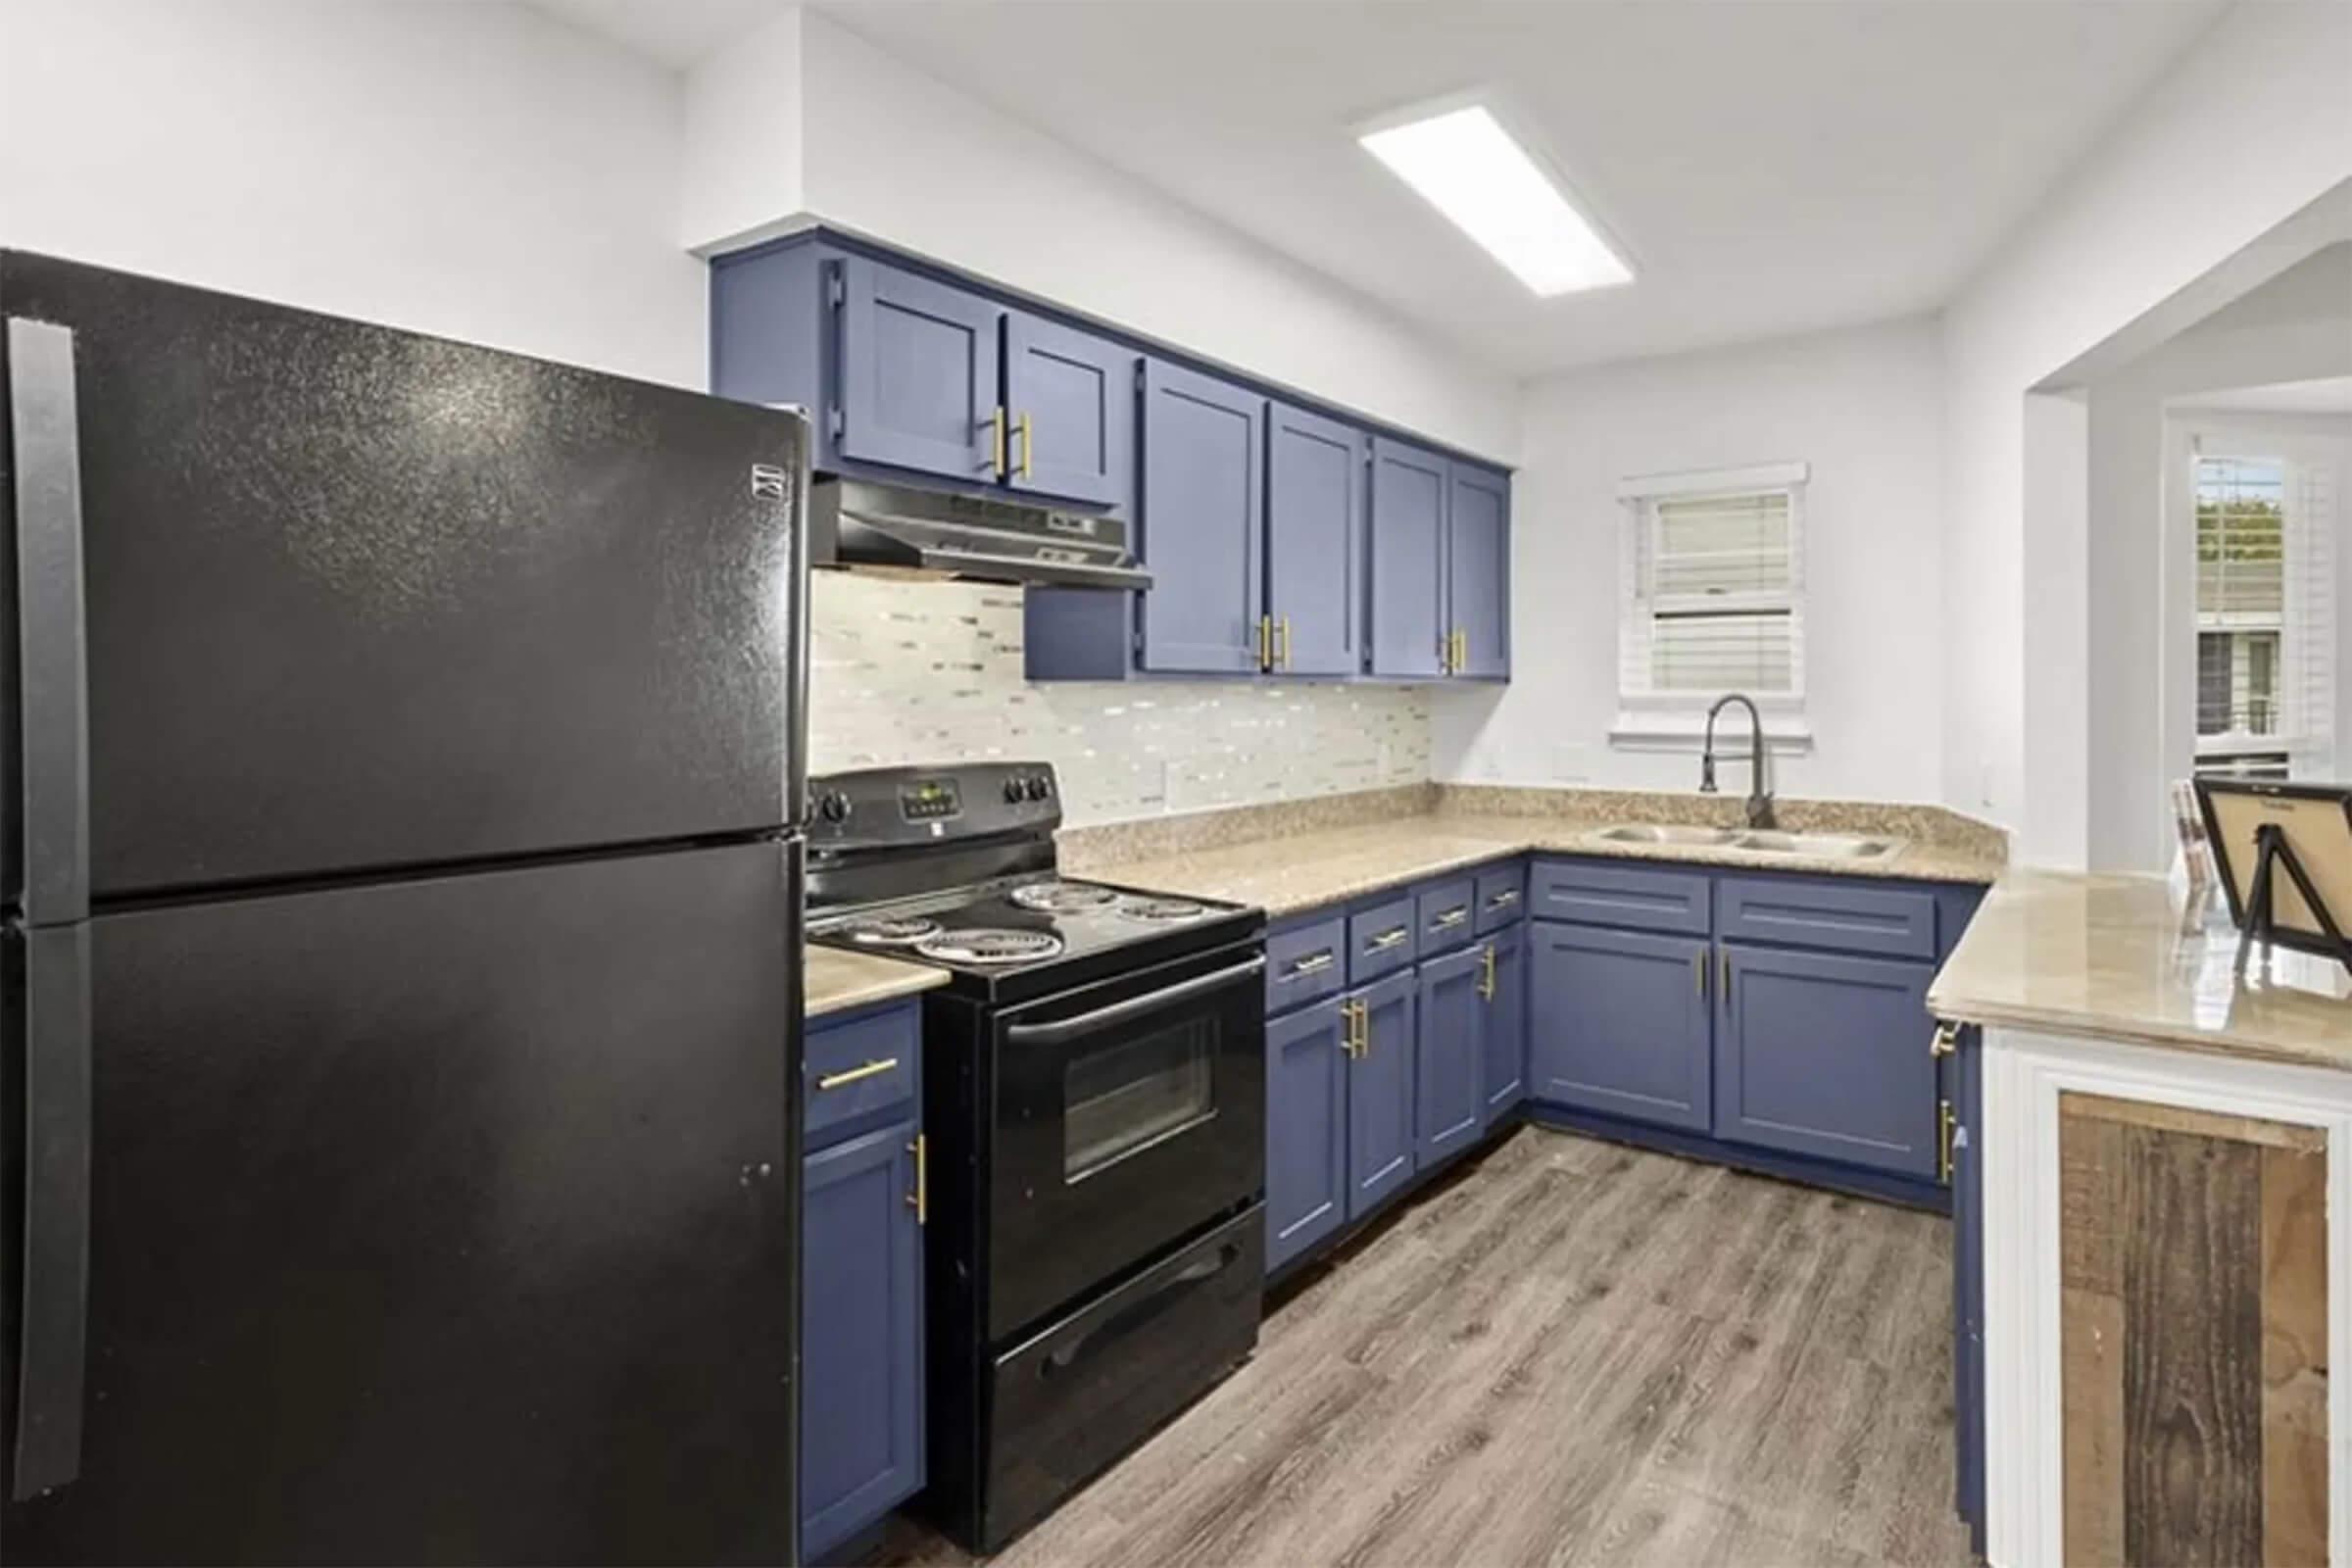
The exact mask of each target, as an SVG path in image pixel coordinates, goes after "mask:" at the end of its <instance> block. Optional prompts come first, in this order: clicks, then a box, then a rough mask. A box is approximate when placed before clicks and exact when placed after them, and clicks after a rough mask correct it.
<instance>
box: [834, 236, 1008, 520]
mask: <svg viewBox="0 0 2352 1568" xmlns="http://www.w3.org/2000/svg"><path fill="white" fill-rule="evenodd" d="M841 268H842V275H841V281H842V291H841V348H840V353H841V387H840V404H839V407H840V411H841V436H840V442H839V446H840V451H841V455H842V456H843V457H844V458H848V459H853V460H856V461H858V462H861V463H882V464H889V465H891V466H894V467H900V468H913V469H916V470H918V471H920V472H923V473H935V474H939V475H941V476H942V477H945V478H951V479H964V480H974V481H979V482H983V483H985V482H988V481H991V480H994V479H995V478H996V477H997V476H998V473H999V471H1000V464H999V453H1000V452H1001V451H1002V450H1003V449H1002V447H1001V445H1000V431H1001V430H1003V428H1004V426H1003V418H1004V410H1003V408H1002V406H1001V405H1000V404H999V402H998V400H997V389H998V384H999V376H1000V370H1001V362H1000V360H999V352H1000V346H1001V340H1002V334H1003V325H1004V317H1005V308H1004V307H1003V306H1001V305H999V304H997V303H996V302H995V301H994V300H990V299H986V298H983V297H982V296H980V295H978V294H973V293H969V292H966V291H965V290H963V289H959V288H955V287H952V286H950V285H948V284H946V283H941V282H937V281H935V280H934V279H931V278H928V277H923V276H919V275H917V274H916V273H913V272H907V271H902V270H899V269H897V268H895V267H885V266H883V265H882V264H881V263H879V262H875V261H870V260H868V259H867V258H865V257H862V256H852V257H849V258H847V259H846V260H844V261H843V262H842V264H841Z"/></svg>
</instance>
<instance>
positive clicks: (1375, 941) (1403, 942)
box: [1348, 894, 1415, 986]
mask: <svg viewBox="0 0 2352 1568" xmlns="http://www.w3.org/2000/svg"><path fill="white" fill-rule="evenodd" d="M1414 919H1415V914H1414V907H1413V899H1412V895H1410V894H1406V895H1405V896H1403V897H1401V898H1396V899H1391V900H1389V901H1388V902H1387V903H1386V904H1376V905H1374V906H1372V907H1370V908H1368V909H1359V910H1357V911H1356V912H1355V913H1354V914H1351V915H1349V916H1348V984H1349V985H1357V986H1360V985H1362V984H1363V983H1364V982H1365V981H1367V980H1377V979H1379V978H1380V977H1381V976H1382V975H1384V974H1392V973H1394V972H1395V971H1397V970H1398V969H1401V968H1403V967H1404V966H1405V965H1407V964H1409V963H1411V962H1412V961H1413V956H1414V952H1415V949H1414V944H1413V922H1414Z"/></svg>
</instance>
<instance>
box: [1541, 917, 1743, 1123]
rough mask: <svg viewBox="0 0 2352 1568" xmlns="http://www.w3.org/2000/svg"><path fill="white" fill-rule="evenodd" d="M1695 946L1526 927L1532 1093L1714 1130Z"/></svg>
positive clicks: (1702, 975)
mask: <svg viewBox="0 0 2352 1568" xmlns="http://www.w3.org/2000/svg"><path fill="white" fill-rule="evenodd" d="M1709 957H1710V951H1709V947H1708V944H1707V942H1706V940H1705V939H1704V938H1703V937H1682V936H1666V935H1661V934H1656V933H1652V932H1646V931H1618V930H1611V929H1608V928H1606V927H1601V926H1584V925H1569V924H1563V923H1555V922H1552V921H1548V920H1540V921H1537V922H1536V923H1535V924H1534V925H1532V926H1530V927H1529V928H1528V1013H1529V1030H1528V1040H1529V1047H1528V1078H1529V1084H1528V1092H1529V1093H1530V1094H1531V1095H1532V1096H1533V1097H1534V1098H1535V1099H1537V1100H1539V1101H1544V1102H1546V1103H1552V1104H1557V1105H1568V1106H1574V1107H1576V1108H1579V1109H1584V1110H1596V1111H1602V1112H1605V1113H1607V1114H1609V1115H1613V1116H1624V1117H1628V1118H1631V1119H1633V1120H1637V1121H1646V1122H1655V1123H1657V1124H1659V1125H1660V1126H1665V1127H1680V1128H1687V1129H1689V1130H1691V1131H1693V1132H1705V1131H1707V1130H1708V1128H1709V1127H1710V1126H1711V1125H1712V1111H1713V1104H1712V1096H1713V1077H1714V1067H1713V1061H1712V1057H1711V1053H1710V1050H1709V1046H1710V1036H1711V1034H1712V1030H1711V1029H1710V1027H1709V1021H1710V1020H1709V1007H1708V993H1709V989H1710V987H1709V981H1708V970H1709V968H1710V964H1709V961H1708V960H1709Z"/></svg>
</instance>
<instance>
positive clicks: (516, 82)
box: [0, 0, 705, 385]
mask: <svg viewBox="0 0 2352 1568" xmlns="http://www.w3.org/2000/svg"><path fill="white" fill-rule="evenodd" d="M677 120H678V106H677V91H676V82H675V78H674V77H672V76H671V75H670V74H669V73H666V72H664V71H662V70H661V69H660V68H659V67H656V66H654V65H651V64H648V63H646V62H644V61H642V60H639V59H637V58H636V57H634V56H631V55H629V54H627V53H625V52H624V51H622V50H621V49H620V48H619V47H618V46H617V45H614V44H611V43H608V42H606V41H604V40H602V39H599V38H596V37H593V36H591V35H589V34H587V33H584V32H581V31H578V30H576V29H574V28H572V27H568V26H565V25H562V24H560V23H557V22H554V21H552V20H550V19H548V18H547V17H545V16H543V15H541V14H540V13H539V12H536V11H533V10H531V9H529V8H527V7H524V6H519V5H498V4H468V5H381V4H375V5H366V4H348V5H318V4H305V3H279V4H264V3H240V0H207V3H204V4H186V3H180V4H171V3H157V4H138V3H126V0H0V243H5V244H8V245H13V246H18V247H21V248H25V249H32V250H43V251H50V252H55V253H57V254H60V255H65V256H71V257H74V258H78V259H81V260H85V261H92V262H99V263H103V264H106V265H109V266H115V267H122V268H125V269H129V270H136V271H145V272H153V273H158V274H161V275H164V276H168V277H173V278H179V279H182V280H185V281H188V282H194V283H201V284H206V285H209V286H213V287H218V288H224V289H229V290H232V291H235V292H238V293H246V294H255V295H260V296H262V297H265V298H270V299H276V300H281V301H285V302H288V303H292V304H298V305H305V306H310V307H314V308H317V309H320V310H327V311H334V312H337V313H340V314H344V315H350V316H360V317H366V318H368V319H374V320H380V321H386V322H390V323H392V324H395V325H399V326H406V327H413V328H417V329H419V330H423V331H430V332H438V333H443V334H446V335H448V336H452V337H459V338H466V339H470V340H472V341H475V342H481V343H489V344H494V345H497V346H499V347H502V348H510V349H517V350H521V351H523V352H526V353H531V354H538V355H544V356H547V357H550V358H554V359H561V360H568V361H573V362H575V363H578V364H583V365H589V366H594V367H597V368H603V369H611V370H617V371H621V372H624V373H628V374H633V375H640V376H645V377H649V378H652V379H656V380H663V381H670V382H675V383H679V384H685V385H700V384H702V382H703V379H704V359H705V355H704V343H703V338H704V327H703V322H704V319H705V303H704V301H705V281H704V274H703V268H702V266H701V264H699V263H698V262H696V261H695V260H694V259H693V258H692V257H691V256H688V255H687V254H686V253H685V252H684V251H683V250H681V249H680V248H679V246H678V244H677V241H676V238H675V233H674V229H675V211H676V190H675V179H676V171H677V143H678V124H677Z"/></svg>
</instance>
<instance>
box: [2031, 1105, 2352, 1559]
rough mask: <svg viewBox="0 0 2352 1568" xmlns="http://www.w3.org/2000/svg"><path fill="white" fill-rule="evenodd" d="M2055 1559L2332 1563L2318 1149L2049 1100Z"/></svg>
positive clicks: (2266, 1127)
mask: <svg viewBox="0 0 2352 1568" xmlns="http://www.w3.org/2000/svg"><path fill="white" fill-rule="evenodd" d="M2058 1125H2059V1131H2058V1149H2059V1187H2060V1196H2059V1202H2060V1219H2059V1252H2060V1259H2061V1264H2062V1273H2061V1293H2062V1294H2061V1301H2060V1308H2059V1325H2060V1346H2061V1351H2060V1354H2061V1360H2062V1366H2061V1371H2060V1378H2061V1399H2062V1401H2063V1407H2064V1410H2065V1423H2066V1430H2065V1434H2064V1440H2065V1441H2064V1446H2063V1453H2064V1464H2065V1480H2066V1499H2065V1533H2066V1557H2067V1560H2068V1561H2069V1562H2079V1563H2127V1564H2135V1565H2137V1564H2146V1565H2157V1564H2175V1563H2255V1562H2261V1563H2269V1564H2306V1563H2316V1564H2324V1563H2325V1562H2327V1138H2326V1134H2325V1133H2323V1132H2322V1131H2321V1130H2319V1129H2317V1128H2311V1127H2301V1126H2296V1125H2293V1124H2290V1123H2284V1122H2275V1121H2264V1120H2259V1119H2255V1118H2250V1117H2244V1116H2225V1115H2214V1114H2211V1113H2208V1112H2205V1111H2198V1110H2189V1109H2185V1108H2183V1107H2180V1106H2177V1105H2160V1104H2153V1103H2142V1102H2137V1101H2127V1100H2112V1099H2107V1098H2104V1097H2100V1096H2094V1095H2078V1094H2067V1095H2062V1096H2060V1097H2059V1124H2058Z"/></svg>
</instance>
